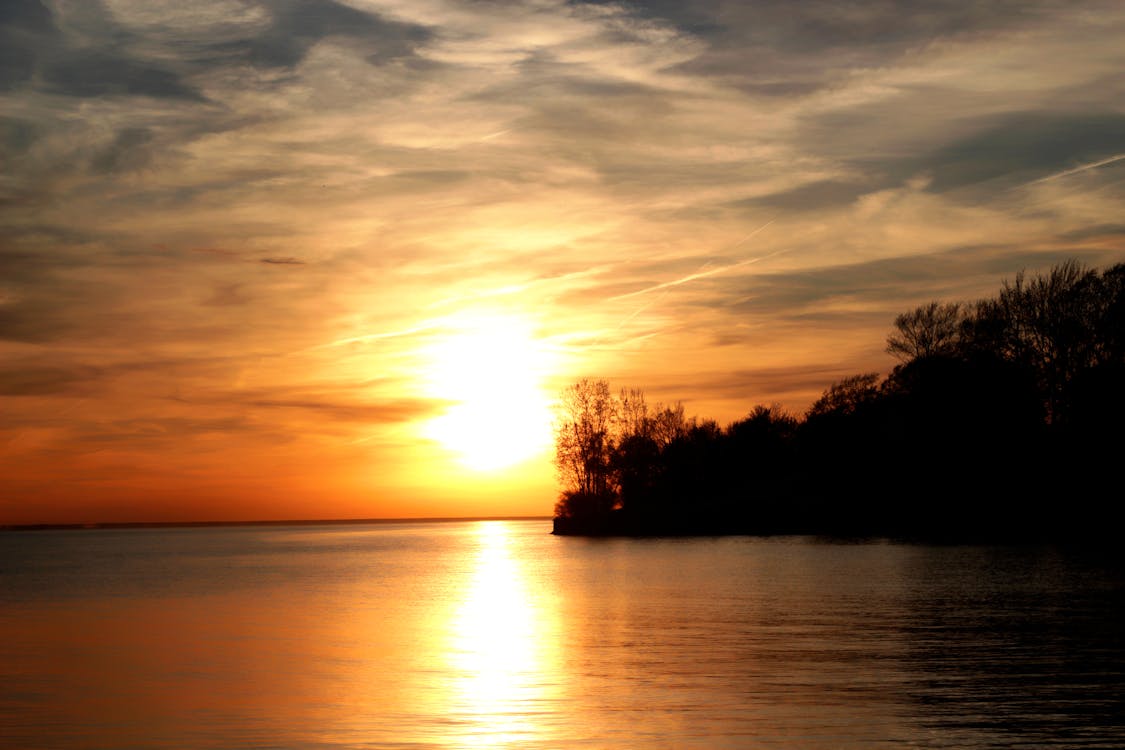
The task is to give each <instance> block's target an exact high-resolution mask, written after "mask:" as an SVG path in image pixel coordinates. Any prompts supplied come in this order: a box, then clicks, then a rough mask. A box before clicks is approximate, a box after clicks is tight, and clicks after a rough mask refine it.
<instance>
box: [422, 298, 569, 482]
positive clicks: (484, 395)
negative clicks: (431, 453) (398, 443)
mask: <svg viewBox="0 0 1125 750" xmlns="http://www.w3.org/2000/svg"><path fill="white" fill-rule="evenodd" d="M449 329H450V330H449V333H448V335H447V336H446V337H445V338H443V339H442V340H441V341H439V342H437V343H436V344H434V345H433V346H431V347H430V348H429V350H428V351H427V352H426V354H427V359H428V360H429V364H428V372H427V380H428V383H429V387H428V390H429V393H430V395H431V396H432V397H434V398H438V399H442V400H443V401H447V402H449V403H450V406H449V408H448V409H447V410H446V412H445V413H444V414H442V415H441V416H439V417H437V418H435V419H433V420H431V421H430V422H428V423H427V424H426V426H425V428H424V434H425V436H426V437H428V438H430V439H432V440H436V441H437V442H438V443H440V444H441V445H442V446H444V447H445V448H447V449H449V450H451V451H453V452H454V453H456V454H457V456H458V459H459V461H460V463H461V464H463V465H464V466H466V467H468V468H471V469H474V470H477V471H493V470H496V469H502V468H505V467H508V466H513V465H515V464H517V463H520V462H521V461H524V460H526V459H528V458H531V457H532V456H534V455H537V454H539V453H540V452H542V451H543V450H544V449H545V448H546V447H547V446H548V445H549V444H550V442H551V406H550V403H551V402H550V399H549V398H547V396H546V395H545V394H544V392H543V388H542V385H541V384H542V380H543V378H544V377H545V376H546V374H547V372H548V369H549V366H550V364H551V361H550V360H551V357H550V353H549V351H548V350H547V349H546V348H545V347H544V346H543V345H542V343H541V342H539V341H537V340H536V339H535V337H534V335H533V331H532V327H531V325H530V324H529V323H527V322H526V321H524V320H521V319H519V318H516V317H512V316H501V315H479V316H462V317H458V318H456V319H454V320H451V321H450V323H449Z"/></svg>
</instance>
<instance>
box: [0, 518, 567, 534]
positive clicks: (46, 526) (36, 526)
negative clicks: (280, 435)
mask: <svg viewBox="0 0 1125 750" xmlns="http://www.w3.org/2000/svg"><path fill="white" fill-rule="evenodd" d="M550 518H551V516H548V515H536V516H434V517H427V516H416V517H410V518H289V519H265V518H263V519H253V520H241V521H219V520H209V521H98V522H92V523H0V531H84V530H98V529H158V528H209V527H216V526H334V525H335V526H340V525H365V524H371V525H376V524H389V523H453V522H457V521H542V520H550Z"/></svg>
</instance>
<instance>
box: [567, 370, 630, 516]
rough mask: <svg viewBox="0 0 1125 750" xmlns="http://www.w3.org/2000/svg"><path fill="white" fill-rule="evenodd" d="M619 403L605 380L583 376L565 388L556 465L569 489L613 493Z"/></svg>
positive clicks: (588, 493)
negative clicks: (612, 482) (612, 478)
mask: <svg viewBox="0 0 1125 750" xmlns="http://www.w3.org/2000/svg"><path fill="white" fill-rule="evenodd" d="M618 421H619V403H618V401H617V400H616V399H615V398H613V395H612V394H611V393H610V390H609V383H608V382H606V381H605V380H589V379H586V378H583V379H582V380H579V381H578V382H577V383H575V384H574V385H572V386H570V387H568V388H567V389H566V390H564V391H563V393H562V397H561V399H560V416H559V421H558V422H557V424H556V426H555V438H556V440H555V466H556V468H557V469H558V473H559V479H560V481H561V482H562V485H563V487H564V488H565V491H567V492H569V493H571V494H580V495H586V496H590V497H603V496H607V495H609V494H610V457H611V454H612V452H613V447H614V438H615V429H616V427H617V423H618Z"/></svg>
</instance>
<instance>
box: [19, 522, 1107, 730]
mask: <svg viewBox="0 0 1125 750" xmlns="http://www.w3.org/2000/svg"><path fill="white" fill-rule="evenodd" d="M549 529H550V522H549V521H518V522H514V521H512V522H509V521H492V522H454V523H402V524H380V525H370V526H285V527H227V528H206V529H199V528H196V529H145V530H88V531H44V532H19V533H5V534H0V746H2V747H6V748H8V747H10V748H204V747H222V748H392V747H393V748H444V747H449V748H470V747H483V748H503V747H512V748H515V747H519V748H574V747H589V748H603V747H621V748H665V747H666V748H847V747H855V748H860V747H862V748H870V747H882V746H897V747H910V748H930V747H933V748H939V747H940V748H944V747H948V748H1033V747H1034V748H1042V747H1051V746H1058V747H1067V748H1109V747H1121V746H1122V745H1125V718H1123V717H1125V637H1123V633H1125V566H1123V564H1122V559H1121V557H1122V556H1121V555H1120V553H1119V552H1118V551H1116V550H1098V549H1079V548H1056V547H1049V546H1042V547H1019V546H1013V547H988V546H924V545H907V544H890V543H863V544H844V543H832V542H826V541H818V540H814V539H792V538H777V539H768V538H767V539H761V538H750V537H729V538H720V539H690V540H623V539H617V540H589V539H575V538H558V537H553V536H551V535H550V534H549V533H548V532H549Z"/></svg>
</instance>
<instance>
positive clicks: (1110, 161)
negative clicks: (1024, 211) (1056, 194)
mask: <svg viewBox="0 0 1125 750" xmlns="http://www.w3.org/2000/svg"><path fill="white" fill-rule="evenodd" d="M1122 159H1125V154H1117V155H1116V156H1111V157H1109V158H1108V159H1102V160H1101V161H1094V162H1090V163H1089V164H1082V165H1080V166H1077V167H1075V168H1074V169H1067V170H1064V171H1062V172H1056V173H1055V174H1049V175H1047V176H1046V177H1040V178H1039V179H1038V180H1032V181H1031V182H1027V183H1024V184H1025V185H1036V184H1038V183H1040V182H1047V181H1048V180H1057V179H1059V178H1060V177H1069V176H1070V175H1072V174H1078V173H1079V172H1085V171H1086V170H1088V169H1097V168H1098V167H1104V166H1105V165H1107V164H1113V163H1114V162H1118V161H1121V160H1122Z"/></svg>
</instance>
